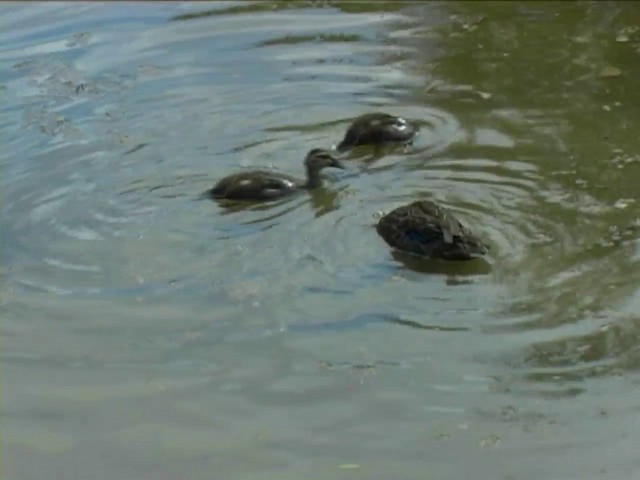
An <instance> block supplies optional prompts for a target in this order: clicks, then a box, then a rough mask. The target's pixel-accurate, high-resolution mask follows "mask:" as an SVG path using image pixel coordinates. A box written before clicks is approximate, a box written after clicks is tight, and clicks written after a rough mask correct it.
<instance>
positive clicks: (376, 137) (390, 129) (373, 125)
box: [336, 112, 417, 152]
mask: <svg viewBox="0 0 640 480" xmlns="http://www.w3.org/2000/svg"><path fill="white" fill-rule="evenodd" d="M416 131H417V129H416V127H415V126H414V125H412V124H411V123H409V122H408V121H407V120H405V119H404V118H401V117H395V116H393V115H389V114H388V113H382V112H375V113H367V114H364V115H361V116H359V117H357V118H356V119H355V120H353V121H352V122H351V124H350V125H349V128H347V132H346V133H345V135H344V138H343V139H342V141H341V142H340V143H339V144H338V145H337V146H336V150H337V151H338V152H344V151H346V150H349V149H351V148H354V147H357V146H359V145H381V144H388V143H405V144H406V143H411V140H412V139H413V137H414V135H415V134H416Z"/></svg>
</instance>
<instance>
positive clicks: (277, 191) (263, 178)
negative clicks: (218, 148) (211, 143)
mask: <svg viewBox="0 0 640 480" xmlns="http://www.w3.org/2000/svg"><path fill="white" fill-rule="evenodd" d="M304 165H305V168H306V171H307V179H306V181H301V180H298V179H296V178H293V177H290V176H289V175H285V174H282V173H278V172H272V171H268V170H252V171H247V172H240V173H236V174H233V175H229V176H228V177H224V178H222V179H221V180H219V181H218V183H217V184H216V185H215V186H214V187H213V188H211V189H210V190H208V192H207V193H208V194H209V195H210V196H211V197H213V198H216V199H230V200H269V199H273V198H278V197H283V196H285V195H290V194H292V193H295V192H297V191H299V190H302V189H312V188H317V187H320V186H321V185H322V179H321V178H320V171H321V170H322V169H323V168H327V167H334V168H344V166H343V165H342V164H341V163H340V162H339V161H338V160H337V159H336V158H334V157H333V156H332V155H331V153H329V151H327V150H324V149H321V148H314V149H313V150H311V151H310V152H309V153H308V154H307V156H306V158H305V160H304Z"/></svg>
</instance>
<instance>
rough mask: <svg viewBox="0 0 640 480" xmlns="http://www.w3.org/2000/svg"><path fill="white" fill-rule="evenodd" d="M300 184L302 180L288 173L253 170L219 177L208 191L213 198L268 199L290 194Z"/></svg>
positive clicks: (299, 186)
mask: <svg viewBox="0 0 640 480" xmlns="http://www.w3.org/2000/svg"><path fill="white" fill-rule="evenodd" d="M302 186H303V183H302V182H300V181H299V180H297V179H295V178H293V177H290V176H288V175H284V174H281V173H277V172H270V171H268V170H253V171H251V172H241V173H236V174H233V175H229V176H228V177H225V178H223V179H221V180H220V181H219V182H218V183H217V184H216V185H215V186H214V187H213V188H212V189H211V190H209V193H210V195H211V196H212V197H213V198H229V199H236V200H269V199H271V198H278V197H283V196H285V195H288V194H292V193H294V192H296V191H298V190H299V189H300V188H301V187H302Z"/></svg>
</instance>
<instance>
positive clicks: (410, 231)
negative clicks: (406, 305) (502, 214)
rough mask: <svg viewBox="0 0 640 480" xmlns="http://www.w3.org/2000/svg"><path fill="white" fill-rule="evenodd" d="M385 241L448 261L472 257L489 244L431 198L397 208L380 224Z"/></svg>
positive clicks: (482, 251)
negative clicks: (430, 199) (431, 200)
mask: <svg viewBox="0 0 640 480" xmlns="http://www.w3.org/2000/svg"><path fill="white" fill-rule="evenodd" d="M376 230H377V232H378V234H379V235H380V236H381V237H382V238H383V239H384V241H385V242H386V243H387V244H388V245H390V246H392V247H394V248H396V249H397V250H401V251H404V252H407V253H412V254H415V255H421V256H425V257H431V258H441V259H445V260H469V259H471V258H475V257H477V256H481V255H484V254H486V253H487V251H488V247H487V246H486V245H485V244H484V243H483V242H482V241H481V240H480V239H479V238H478V237H476V236H475V235H473V234H472V233H471V231H469V229H468V228H466V227H465V226H464V225H462V224H461V223H460V222H459V221H458V219H457V218H455V217H454V215H453V214H452V213H451V212H450V211H449V210H447V209H445V208H443V207H441V206H440V205H437V204H435V203H433V202H430V201H417V202H413V203H411V204H409V205H405V206H402V207H398V208H396V209H395V210H393V211H391V212H390V213H388V214H387V215H385V216H383V217H382V218H381V219H380V220H379V222H378V224H377V226H376Z"/></svg>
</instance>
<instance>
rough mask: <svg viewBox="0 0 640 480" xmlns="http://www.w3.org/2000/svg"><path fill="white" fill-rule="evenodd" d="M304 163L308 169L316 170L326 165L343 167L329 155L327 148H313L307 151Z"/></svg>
mask: <svg viewBox="0 0 640 480" xmlns="http://www.w3.org/2000/svg"><path fill="white" fill-rule="evenodd" d="M304 164H305V165H306V167H307V169H308V170H310V171H316V172H319V171H320V170H322V169H323V168H327V167H334V168H345V167H344V165H343V164H342V163H340V161H339V160H338V159H337V158H335V157H334V156H333V155H331V152H329V150H325V149H324V148H314V149H313V150H311V151H310V152H309V153H307V157H306V158H305V159H304Z"/></svg>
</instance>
